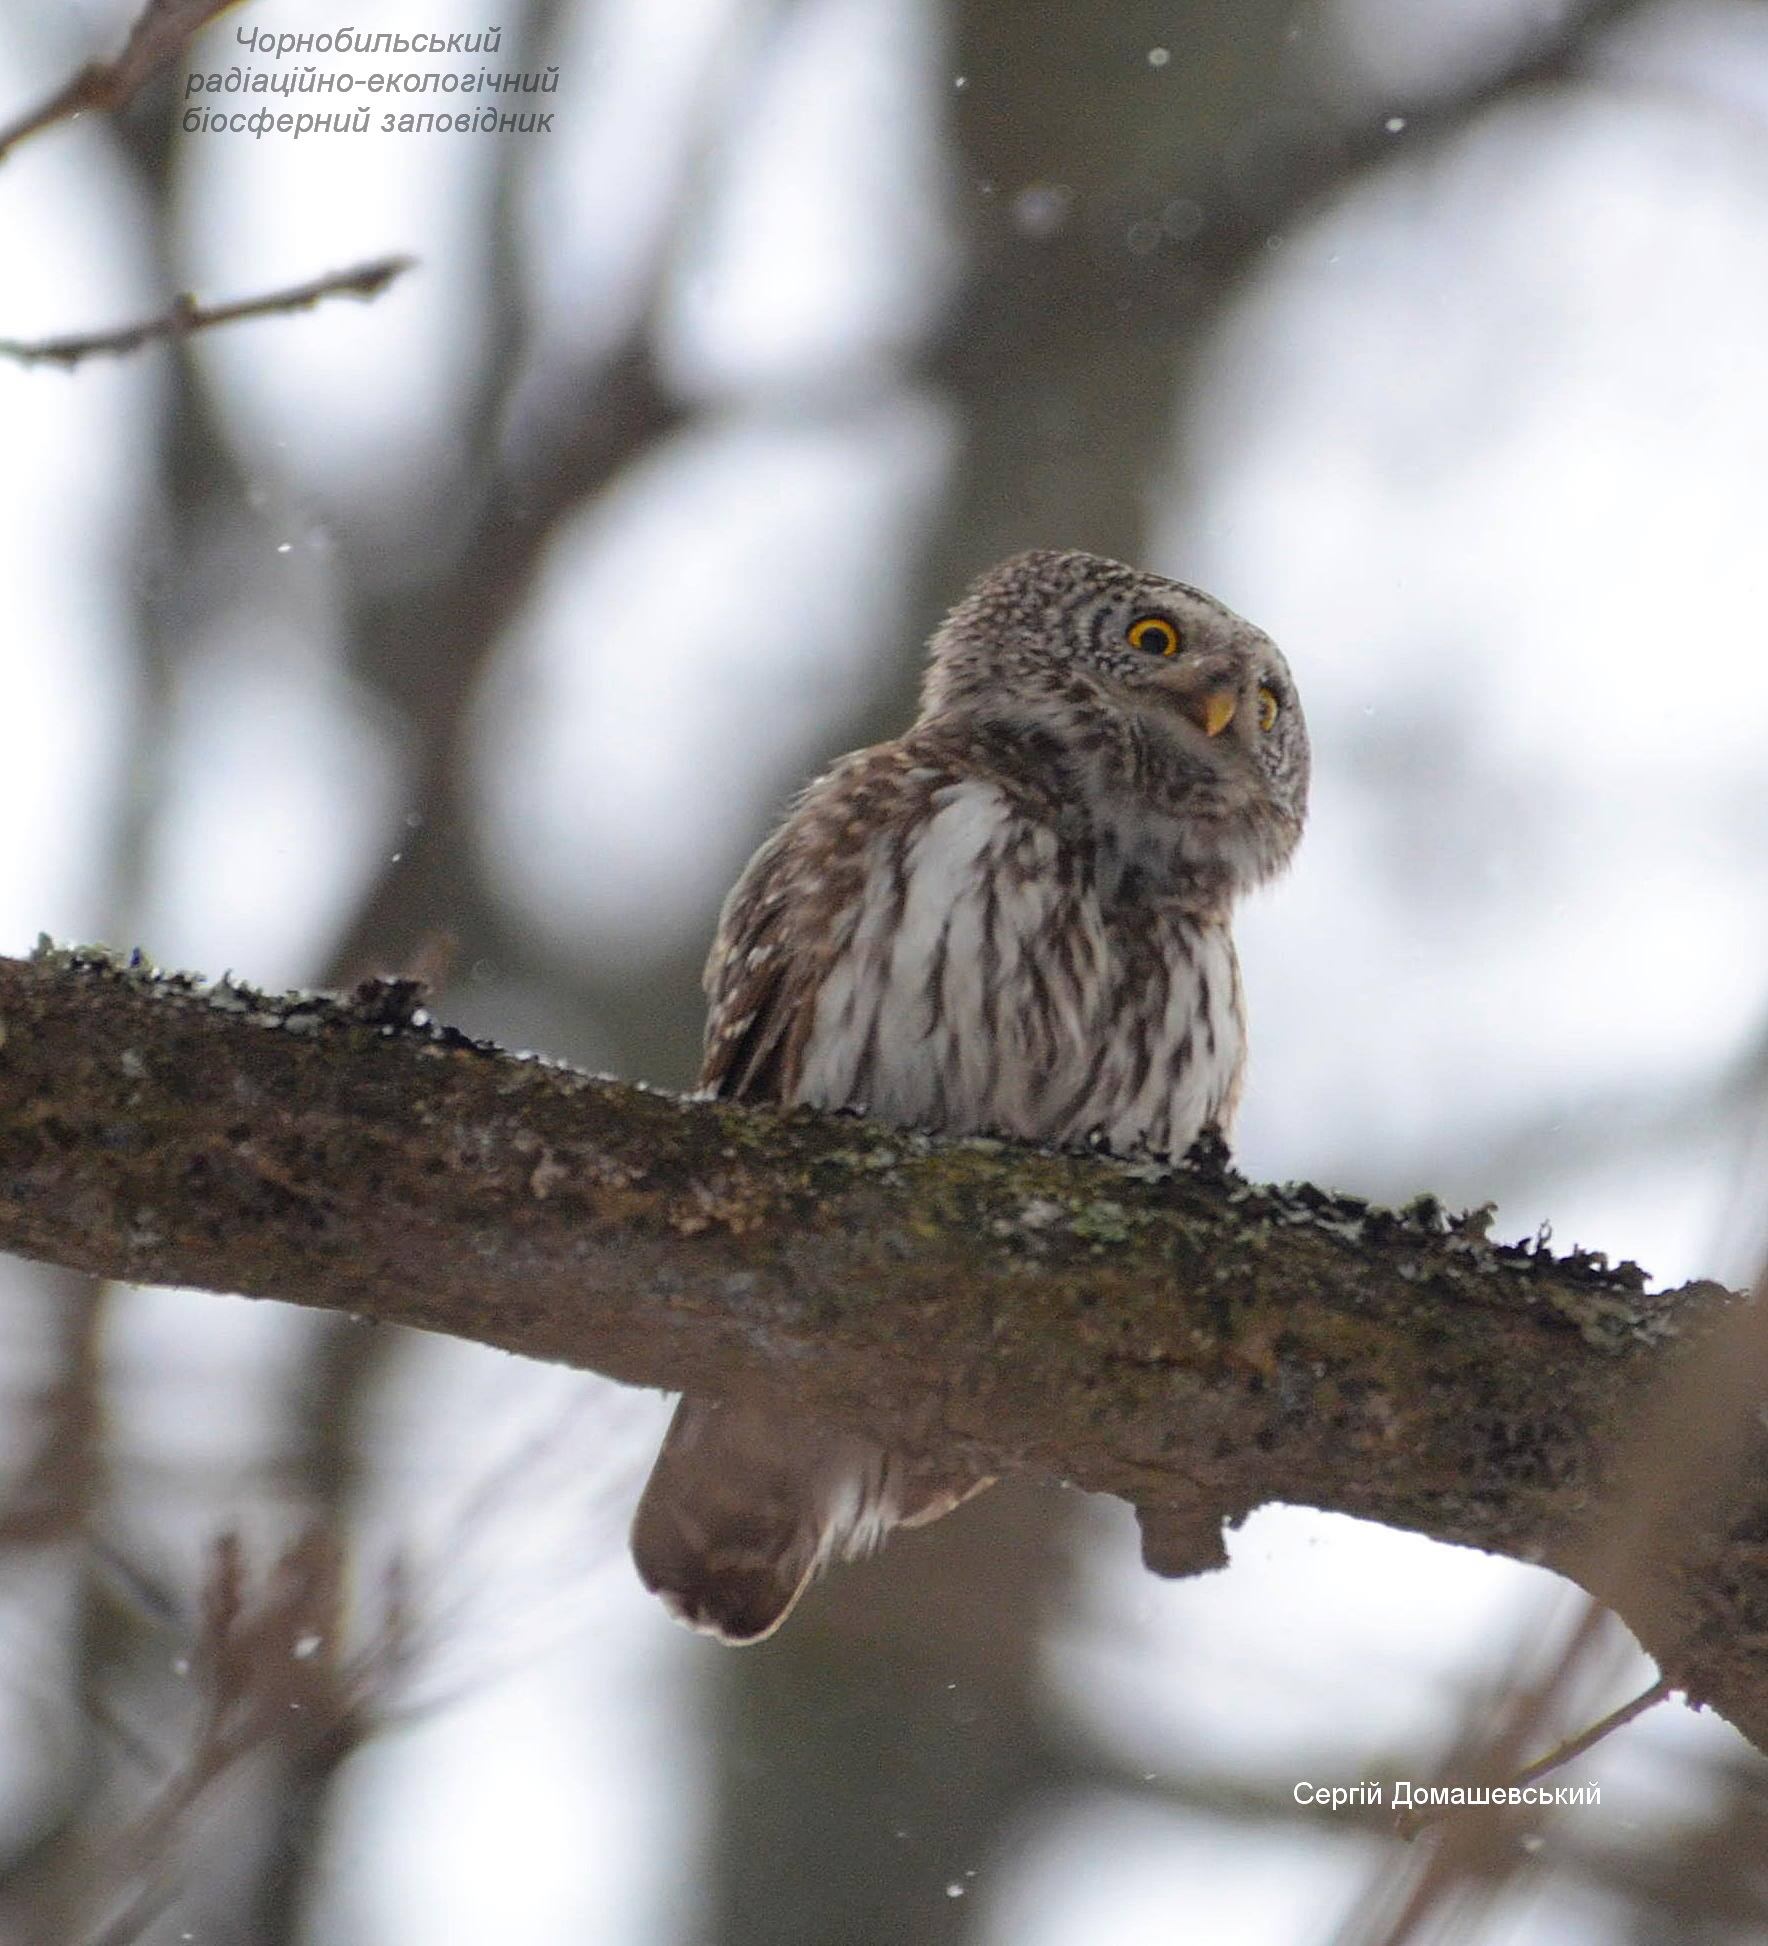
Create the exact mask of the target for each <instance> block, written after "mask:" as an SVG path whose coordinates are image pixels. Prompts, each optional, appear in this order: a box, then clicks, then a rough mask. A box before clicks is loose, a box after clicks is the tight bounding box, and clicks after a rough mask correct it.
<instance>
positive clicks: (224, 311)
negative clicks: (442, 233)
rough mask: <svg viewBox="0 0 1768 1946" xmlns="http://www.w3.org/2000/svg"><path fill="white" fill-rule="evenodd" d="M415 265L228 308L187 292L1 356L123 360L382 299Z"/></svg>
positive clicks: (2, 341)
mask: <svg viewBox="0 0 1768 1946" xmlns="http://www.w3.org/2000/svg"><path fill="white" fill-rule="evenodd" d="M416 261H417V259H416V258H415V257H381V258H377V259H376V261H375V262H373V263H366V264H357V265H356V266H355V267H354V268H353V269H350V270H333V271H328V272H327V273H326V274H325V276H323V277H314V278H312V279H310V280H309V281H308V282H307V283H305V284H291V285H290V286H289V287H288V288H287V289H286V290H280V291H268V292H266V293H264V295H262V296H260V297H240V298H235V299H234V300H233V301H232V302H231V303H227V304H199V303H198V302H197V301H196V299H195V298H194V297H192V296H190V294H189V293H188V292H185V293H183V294H182V295H180V296H178V297H176V298H174V299H173V301H172V306H171V309H170V310H168V311H166V312H165V313H164V314H163V315H161V316H160V317H157V318H146V319H144V320H143V321H142V322H141V323H140V324H126V325H121V326H119V327H118V328H117V329H116V330H113V331H91V332H79V333H75V334H73V335H70V336H68V337H62V338H39V339H37V340H36V341H35V342H34V343H32V342H27V341H26V340H24V339H20V338H0V358H10V359H13V360H14V361H15V362H16V363H18V364H20V365H60V366H61V367H62V368H63V369H64V370H71V369H72V368H73V367H74V366H75V365H77V364H79V362H80V361H81V360H82V359H83V358H95V357H100V356H112V357H121V356H122V355H124V354H125V353H127V352H131V351H139V350H140V349H141V347H142V346H143V345H147V344H152V343H153V342H154V340H155V339H158V338H166V339H174V338H187V337H189V335H190V334H191V333H192V332H193V331H207V330H210V329H211V328H212V327H214V326H215V325H218V324H237V323H238V322H239V321H240V320H241V319H242V318H268V317H281V316H283V315H285V314H287V313H288V312H291V311H310V310H311V309H312V308H313V307H314V305H316V304H320V303H323V302H324V300H325V299H326V298H328V297H360V298H364V299H367V298H374V297H379V296H380V294H381V292H382V291H384V290H385V289H386V288H387V286H388V285H389V284H391V283H392V282H393V280H394V279H395V278H396V277H401V276H403V275H404V274H405V272H406V271H408V270H410V269H411V268H412V267H413V266H414V265H415V263H416Z"/></svg>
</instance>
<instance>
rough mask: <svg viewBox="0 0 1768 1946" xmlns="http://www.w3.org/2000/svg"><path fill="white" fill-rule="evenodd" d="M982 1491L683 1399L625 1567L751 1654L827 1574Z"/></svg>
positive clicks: (731, 1407)
mask: <svg viewBox="0 0 1768 1946" xmlns="http://www.w3.org/2000/svg"><path fill="white" fill-rule="evenodd" d="M986 1484H987V1482H986V1481H978V1480H965V1481H964V1482H963V1483H962V1484H961V1485H960V1486H957V1487H953V1486H951V1485H950V1484H949V1483H946V1482H943V1481H939V1482H935V1481H931V1480H928V1479H926V1478H924V1477H923V1478H915V1477H911V1475H910V1473H909V1472H908V1470H907V1469H905V1468H904V1467H903V1466H902V1465H901V1464H900V1462H898V1461H897V1460H896V1459H895V1457H894V1456H893V1455H891V1454H890V1453H888V1452H886V1450H885V1449H884V1448H883V1447H882V1446H880V1445H878V1444H877V1443H876V1442H875V1441H873V1440H869V1439H864V1438H861V1437H860V1436H859V1435H857V1434H854V1433H846V1432H841V1431H838V1430H837V1429H835V1428H834V1427H828V1426H820V1425H818V1424H816V1422H814V1421H806V1420H782V1419H781V1417H780V1415H779V1414H778V1413H777V1412H774V1411H770V1410H768V1409H766V1408H763V1407H761V1406H757V1405H746V1404H742V1403H725V1402H723V1401H719V1400H711V1399H683V1400H682V1402H681V1403H680V1405H678V1406H677V1407H676V1409H675V1417H674V1418H673V1419H672V1420H671V1421H670V1424H669V1431H668V1433H667V1434H666V1435H665V1436H664V1440H663V1447H662V1451H661V1452H659V1453H658V1455H657V1463H656V1465H655V1466H653V1467H652V1469H651V1477H650V1479H649V1481H648V1482H647V1483H646V1485H645V1490H644V1493H643V1494H642V1496H641V1497H640V1499H639V1503H638V1512H637V1513H636V1514H635V1515H634V1516H633V1522H632V1558H633V1561H634V1563H635V1564H636V1565H637V1568H638V1572H639V1579H640V1580H641V1581H643V1583H644V1584H645V1586H646V1587H647V1588H649V1589H650V1590H651V1592H652V1593H653V1594H655V1595H657V1596H659V1597H660V1598H661V1600H662V1602H663V1604H664V1606H665V1607H666V1608H667V1609H668V1610H669V1612H670V1613H671V1614H672V1615H674V1616H675V1617H676V1619H677V1620H678V1621H683V1622H686V1623H687V1625H688V1626H689V1627H690V1628H695V1629H698V1630H700V1631H701V1632H702V1633H703V1634H706V1635H715V1636H717V1637H718V1638H719V1640H721V1641H724V1642H732V1643H742V1642H759V1641H762V1640H763V1639H764V1638H765V1637H767V1636H769V1635H771V1634H772V1633H773V1632H774V1630H775V1629H776V1628H778V1627H779V1625H780V1624H781V1623H782V1622H783V1621H784V1620H785V1619H786V1617H787V1616H788V1615H789V1614H790V1613H791V1612H792V1608H793V1605H794V1604H795V1603H796V1602H797V1600H798V1597H799V1596H800V1595H801V1594H803V1592H804V1590H805V1587H806V1586H807V1585H808V1583H809V1581H810V1579H811V1577H812V1576H813V1575H814V1574H815V1573H816V1571H817V1570H818V1569H819V1568H820V1567H822V1566H823V1564H824V1563H825V1562H827V1561H830V1560H832V1559H834V1558H836V1557H837V1556H852V1555H856V1554H865V1553H869V1552H870V1551H871V1549H873V1548H874V1547H876V1546H877V1545H878V1544H879V1542H881V1541H882V1540H883V1538H884V1536H885V1535H886V1534H887V1533H889V1531H890V1530H891V1528H892V1527H900V1526H918V1525H920V1524H921V1523H922V1522H924V1521H928V1520H936V1519H937V1518H938V1517H939V1516H940V1515H941V1514H943V1513H948V1512H950V1510H951V1509H952V1508H953V1507H955V1506H956V1505H957V1504H958V1502H959V1501H960V1500H962V1499H965V1498H967V1497H968V1496H969V1494H971V1493H974V1492H975V1491H976V1490H977V1488H978V1487H980V1486H983V1485H986Z"/></svg>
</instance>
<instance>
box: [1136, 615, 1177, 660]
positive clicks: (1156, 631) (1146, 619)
mask: <svg viewBox="0 0 1768 1946" xmlns="http://www.w3.org/2000/svg"><path fill="white" fill-rule="evenodd" d="M1124 635H1125V639H1126V640H1127V641H1128V643H1129V645H1130V647H1131V648H1132V649H1145V650H1146V651H1147V652H1148V653H1149V654H1150V655H1177V654H1178V652H1179V631H1178V630H1177V629H1176V628H1174V627H1173V625H1172V623H1171V622H1169V621H1168V620H1167V619H1166V617H1165V616H1164V615H1143V616H1141V617H1139V618H1138V619H1137V620H1136V621H1133V622H1131V623H1130V625H1129V627H1128V628H1127V629H1126V630H1125V631H1124Z"/></svg>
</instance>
